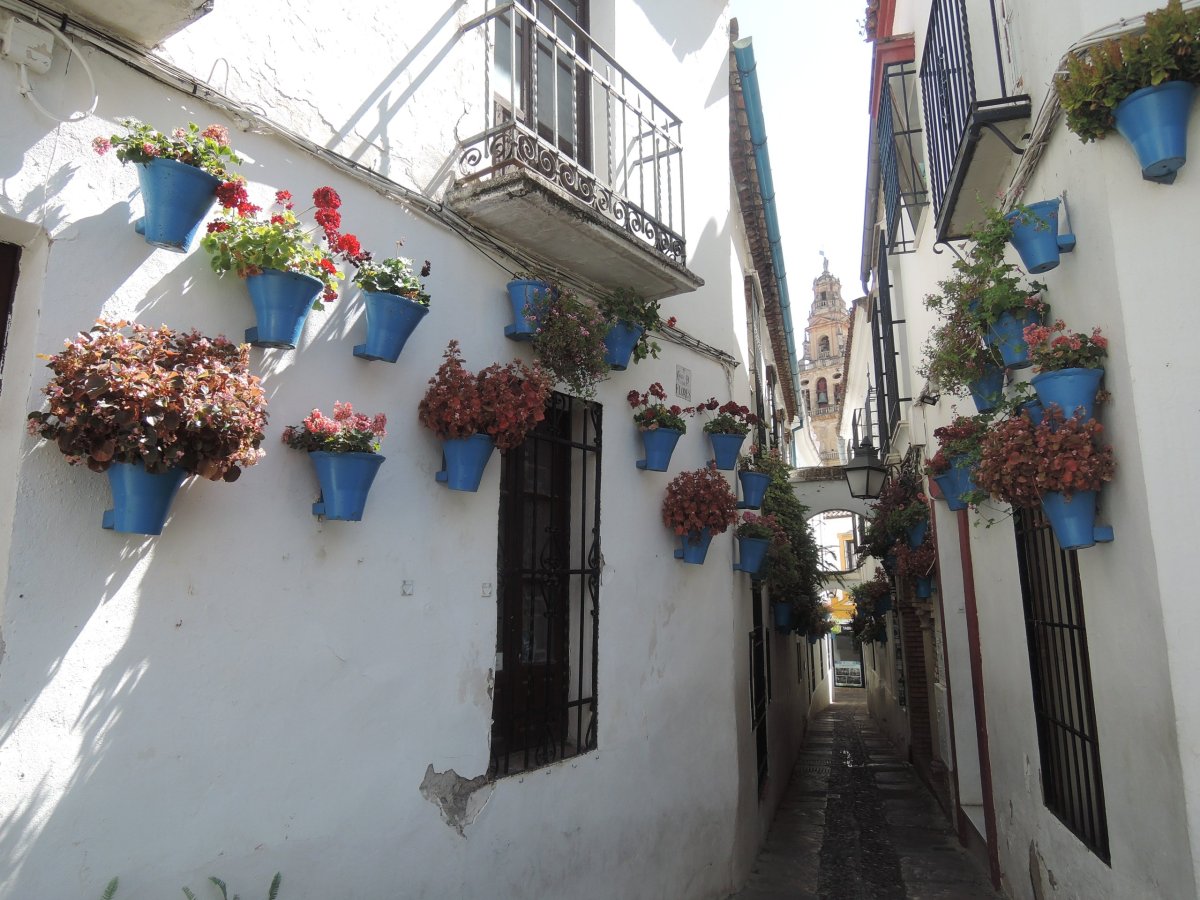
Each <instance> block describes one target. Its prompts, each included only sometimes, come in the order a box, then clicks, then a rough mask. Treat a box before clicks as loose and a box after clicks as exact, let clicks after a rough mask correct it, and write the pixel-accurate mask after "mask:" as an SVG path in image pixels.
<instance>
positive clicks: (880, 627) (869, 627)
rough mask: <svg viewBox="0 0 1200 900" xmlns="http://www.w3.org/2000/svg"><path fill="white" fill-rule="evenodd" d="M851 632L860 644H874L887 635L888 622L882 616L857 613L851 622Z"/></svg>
mask: <svg viewBox="0 0 1200 900" xmlns="http://www.w3.org/2000/svg"><path fill="white" fill-rule="evenodd" d="M850 632H851V634H853V635H854V639H855V640H856V641H858V642H859V643H860V644H873V643H875V642H876V641H879V640H880V639H881V638H884V637H886V635H887V620H886V619H884V618H883V617H881V616H876V615H873V614H869V613H863V612H856V613H855V614H854V618H852V619H851V620H850Z"/></svg>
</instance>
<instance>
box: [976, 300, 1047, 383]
mask: <svg viewBox="0 0 1200 900" xmlns="http://www.w3.org/2000/svg"><path fill="white" fill-rule="evenodd" d="M1041 320H1042V317H1041V316H1040V315H1038V313H1037V311H1036V310H1032V309H1029V310H1026V311H1025V312H1023V313H1022V314H1021V315H1019V316H1015V315H1013V314H1012V313H1010V312H1006V313H1003V314H1001V316H1000V318H998V319H997V320H996V321H995V322H992V323H991V324H990V325H988V330H987V334H985V335H984V337H983V339H984V340H985V341H986V342H987V345H988V346H989V347H993V348H995V349H996V350H999V351H1000V357H1001V359H1003V360H1004V365H1005V366H1007V367H1008V368H1010V369H1024V368H1025V367H1026V366H1028V365H1029V364H1030V359H1029V345H1028V344H1027V343H1025V327H1026V326H1027V325H1035V324H1037V323H1039V322H1041Z"/></svg>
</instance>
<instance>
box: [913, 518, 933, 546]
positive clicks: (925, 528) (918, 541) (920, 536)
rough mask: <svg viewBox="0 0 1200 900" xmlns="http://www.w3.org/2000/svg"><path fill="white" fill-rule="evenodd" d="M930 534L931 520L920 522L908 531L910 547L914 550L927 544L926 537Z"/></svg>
mask: <svg viewBox="0 0 1200 900" xmlns="http://www.w3.org/2000/svg"><path fill="white" fill-rule="evenodd" d="M927 534H929V520H928V519H926V520H924V521H923V522H918V523H917V524H916V525H913V526H912V527H911V528H909V529H908V546H909V547H910V548H912V549H913V550H915V549H917V548H918V547H920V546H921V545H922V544H923V543H925V535H927Z"/></svg>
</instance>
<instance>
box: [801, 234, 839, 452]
mask: <svg viewBox="0 0 1200 900" xmlns="http://www.w3.org/2000/svg"><path fill="white" fill-rule="evenodd" d="M822 255H824V254H822ZM849 323H850V316H849V313H847V311H846V304H845V302H844V301H843V300H842V283H841V282H840V281H839V280H838V279H837V278H835V277H834V276H833V275H831V274H830V273H829V260H828V259H826V260H825V266H824V271H822V272H821V274H820V275H818V276H817V277H816V278H814V279H813V303H812V308H811V309H810V310H809V314H808V329H807V331H806V333H805V340H804V362H803V364H802V366H801V368H802V372H801V375H800V393H801V395H802V398H803V400H802V402H803V403H804V410H805V413H806V414H807V415H806V418H807V419H808V422H809V427H810V428H811V429H812V434H813V439H814V441H815V442H816V445H817V449H818V450H820V452H821V465H823V466H836V465H838V464H839V456H838V415H839V413H841V411H842V393H843V389H844V385H843V384H842V361H843V359H842V357H843V353H844V352H845V350H846V339H847V333H848V331H849V327H850V326H849Z"/></svg>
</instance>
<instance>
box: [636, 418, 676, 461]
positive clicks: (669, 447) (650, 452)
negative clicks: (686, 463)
mask: <svg viewBox="0 0 1200 900" xmlns="http://www.w3.org/2000/svg"><path fill="white" fill-rule="evenodd" d="M682 436H683V432H682V431H676V430H675V429H674V428H654V429H651V430H650V431H643V432H642V446H643V447H645V449H646V458H645V459H639V460H638V461H637V467H638V468H639V469H645V470H648V471H650V472H665V471H667V466H669V465H670V464H671V454H672V453H674V452H675V445H676V444H677V443H679V438H680V437H682Z"/></svg>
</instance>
